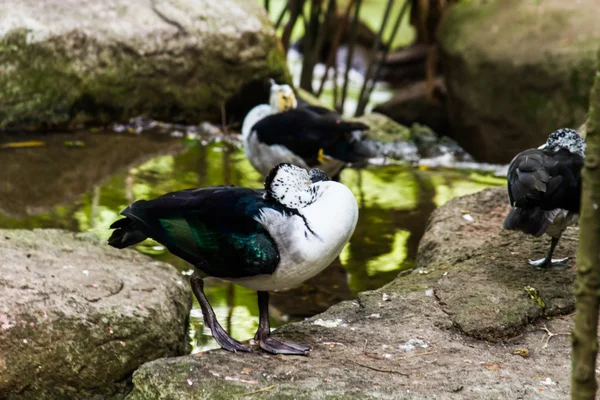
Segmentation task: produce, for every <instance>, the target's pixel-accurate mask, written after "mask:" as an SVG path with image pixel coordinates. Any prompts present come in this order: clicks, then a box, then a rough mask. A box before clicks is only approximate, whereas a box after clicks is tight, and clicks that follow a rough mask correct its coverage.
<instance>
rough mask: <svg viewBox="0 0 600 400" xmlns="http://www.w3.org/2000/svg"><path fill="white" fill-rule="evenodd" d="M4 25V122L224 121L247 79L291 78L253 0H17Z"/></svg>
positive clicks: (0, 13)
mask: <svg viewBox="0 0 600 400" xmlns="http://www.w3.org/2000/svg"><path fill="white" fill-rule="evenodd" d="M9 11H10V12H9ZM0 26H1V27H2V28H1V29H0V65H2V66H3V67H2V68H1V69H0V87H2V88H4V90H3V91H2V93H0V104H2V107H1V108H0V129H8V128H11V129H18V128H27V129H40V128H44V127H49V128H53V127H64V126H71V127H73V126H77V125H78V124H81V123H105V122H107V121H112V120H121V121H123V120H127V119H128V118H130V117H132V116H136V115H138V114H145V115H147V116H150V117H153V118H157V119H162V120H181V121H186V122H188V123H198V122H200V121H202V120H215V121H216V120H219V121H220V120H221V109H220V106H221V105H222V104H224V103H225V102H227V101H228V99H230V98H231V97H232V96H233V95H234V94H235V93H237V92H239V91H240V90H241V89H242V88H243V87H244V86H246V85H249V84H252V83H253V82H257V81H266V80H267V79H268V78H275V79H279V80H287V81H289V80H290V77H289V73H288V71H287V67H286V63H285V57H284V55H283V52H282V51H281V49H280V47H279V46H278V43H277V39H276V36H275V31H274V29H273V27H272V25H271V23H270V22H269V20H268V18H267V14H266V12H265V11H264V9H263V8H262V6H261V5H260V4H258V3H257V2H252V1H250V2H249V1H243V0H223V1H218V2H217V1H212V0H192V1H185V2H177V1H174V0H153V1H146V0H133V1H125V0H108V1H103V2H97V1H94V0H84V1H79V0H66V1H58V0H43V1H36V0H25V1H17V0H8V1H5V2H3V4H2V5H1V6H0Z"/></svg>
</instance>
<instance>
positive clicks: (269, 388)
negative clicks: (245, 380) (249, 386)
mask: <svg viewBox="0 0 600 400" xmlns="http://www.w3.org/2000/svg"><path fill="white" fill-rule="evenodd" d="M274 387H275V385H271V386H267V387H264V388H262V389H257V390H253V391H251V392H246V393H243V394H241V395H240V397H244V396H250V395H251V394H256V393H261V392H266V391H267V390H271V389H273V388H274Z"/></svg>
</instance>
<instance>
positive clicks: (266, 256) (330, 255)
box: [108, 164, 358, 355]
mask: <svg viewBox="0 0 600 400" xmlns="http://www.w3.org/2000/svg"><path fill="white" fill-rule="evenodd" d="M121 214H122V215H124V216H125V218H123V219H120V220H118V221H116V222H115V223H114V224H113V225H112V226H111V228H113V229H115V231H114V232H113V234H112V236H111V237H110V239H109V241H108V243H109V244H110V245H111V246H113V247H117V248H125V247H128V246H131V245H134V244H136V243H139V242H141V241H142V240H144V239H146V238H148V237H150V238H152V239H154V240H156V241H157V242H159V243H161V244H163V245H164V246H165V247H166V248H167V249H168V250H169V251H170V252H171V253H173V254H174V255H176V256H178V257H180V258H182V259H184V260H186V261H187V262H189V263H191V264H192V265H193V266H194V267H195V269H196V272H195V274H194V276H193V277H192V278H191V285H192V290H193V291H194V294H195V295H196V297H197V298H198V301H199V303H200V307H201V308H202V314H203V316H204V322H205V324H206V326H208V327H209V328H210V329H211V332H212V334H213V336H214V338H215V339H216V341H217V342H218V343H219V344H220V345H221V347H223V348H224V349H226V350H230V351H250V349H249V348H247V347H246V346H244V345H242V344H240V343H239V342H238V341H236V340H234V339H233V338H231V337H230V336H229V335H228V334H227V333H226V332H225V331H224V330H223V328H222V327H221V325H220V324H219V322H218V321H217V320H216V317H215V313H214V311H213V309H212V307H211V306H210V304H209V302H208V300H207V298H206V296H205V295H204V286H203V278H205V277H207V276H213V277H218V278H221V279H225V280H229V281H231V282H234V283H237V284H239V285H242V286H245V287H247V288H250V289H253V290H256V291H257V292H258V306H259V311H260V322H259V328H258V331H257V332H256V336H255V339H256V340H258V341H259V343H260V347H261V348H262V349H263V350H265V351H268V352H270V353H275V354H301V355H306V354H307V353H308V351H309V347H308V346H305V345H301V344H296V343H291V342H285V341H283V340H280V339H275V338H273V337H271V335H270V329H269V310H268V303H269V294H268V291H270V290H278V289H284V288H287V287H291V286H296V285H299V284H300V283H302V282H303V281H305V280H307V279H309V278H311V277H313V276H315V275H316V274H318V273H319V272H321V271H322V270H323V269H325V268H326V267H327V266H328V265H329V264H331V262H332V261H333V260H334V259H335V258H336V257H337V256H338V255H339V254H340V252H341V251H342V248H343V247H344V245H346V243H347V242H348V240H350V237H351V236H352V233H353V232H354V228H355V227H356V222H357V219H358V206H357V204H356V199H355V198H354V195H353V194H352V192H351V191H350V190H349V189H348V188H347V187H346V186H344V185H342V184H341V183H338V182H334V181H330V180H329V179H328V178H327V176H326V175H325V174H324V173H323V172H322V171H317V170H312V171H310V173H309V172H307V171H306V170H304V169H302V168H300V167H297V166H294V165H290V164H280V165H278V166H276V167H275V168H273V170H272V171H271V172H270V173H269V174H268V176H267V178H266V179H265V189H264V190H255V189H247V188H238V187H233V186H229V187H223V186H220V187H209V188H202V189H189V190H182V191H178V192H173V193H169V194H165V195H163V196H161V197H158V198H156V199H154V200H149V201H145V200H140V201H137V202H135V203H133V204H132V205H130V206H129V207H127V208H126V209H125V210H123V212H122V213H121Z"/></svg>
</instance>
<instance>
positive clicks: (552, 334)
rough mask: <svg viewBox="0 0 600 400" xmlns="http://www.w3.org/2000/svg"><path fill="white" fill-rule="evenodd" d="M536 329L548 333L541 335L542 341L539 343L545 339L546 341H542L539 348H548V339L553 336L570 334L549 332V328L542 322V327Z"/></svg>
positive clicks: (568, 334) (567, 334)
mask: <svg viewBox="0 0 600 400" xmlns="http://www.w3.org/2000/svg"><path fill="white" fill-rule="evenodd" d="M538 331H544V332H546V334H547V335H548V336H544V337H542V341H541V342H540V343H544V340H546V343H544V344H543V345H542V347H540V349H546V348H548V343H549V342H550V339H552V338H553V337H554V336H570V335H571V334H570V333H552V332H550V329H548V328H547V327H546V324H544V327H543V328H539V329H538Z"/></svg>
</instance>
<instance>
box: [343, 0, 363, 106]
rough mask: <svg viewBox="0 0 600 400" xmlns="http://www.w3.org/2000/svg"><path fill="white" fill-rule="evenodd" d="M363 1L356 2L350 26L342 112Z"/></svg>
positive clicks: (357, 0)
mask: <svg viewBox="0 0 600 400" xmlns="http://www.w3.org/2000/svg"><path fill="white" fill-rule="evenodd" d="M361 4H362V3H361V0H356V4H355V6H354V19H353V20H352V25H351V26H350V36H349V37H348V56H347V57H346V70H345V71H344V85H343V86H342V98H341V101H340V109H341V112H342V113H343V112H344V102H345V101H346V95H347V93H348V80H349V79H348V75H349V74H350V68H351V66H352V57H353V56H354V42H355V41H356V31H357V30H358V22H359V15H360V6H361Z"/></svg>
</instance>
